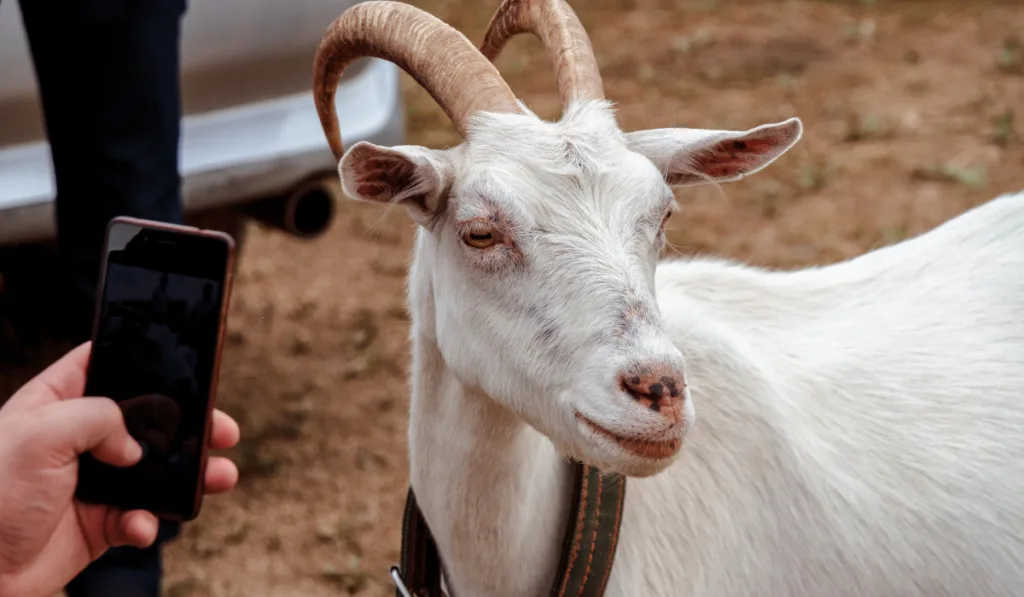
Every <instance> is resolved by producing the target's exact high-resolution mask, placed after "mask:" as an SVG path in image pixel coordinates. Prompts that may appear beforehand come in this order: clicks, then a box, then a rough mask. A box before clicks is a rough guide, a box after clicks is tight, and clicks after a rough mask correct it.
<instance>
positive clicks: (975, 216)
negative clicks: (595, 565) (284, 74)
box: [314, 0, 1024, 597]
mask: <svg viewBox="0 0 1024 597" xmlns="http://www.w3.org/2000/svg"><path fill="white" fill-rule="evenodd" d="M521 32H533V33H535V34H536V35H537V36H538V37H539V38H540V39H541V41H542V43H543V44H544V46H545V47H546V48H547V50H548V53H549V56H550V57H551V60H552V64H553V65H554V66H555V71H556V79H557V81H558V87H559V93H560V95H561V96H562V100H563V114H562V118H561V120H559V121H557V122H545V121H542V120H541V119H539V118H537V116H536V115H535V114H533V113H532V112H530V110H529V109H528V108H527V107H526V106H525V105H523V104H522V102H520V101H518V100H517V99H516V98H515V96H514V94H513V93H512V91H511V89H510V88H509V87H508V85H507V84H506V83H505V82H504V80H503V79H502V78H501V76H500V73H498V71H497V69H496V68H495V67H494V66H493V64H491V63H490V62H489V60H492V59H494V58H495V57H496V56H497V54H498V52H500V51H501V48H502V47H504V45H505V43H506V42H507V41H508V39H509V37H510V36H512V35H516V34H518V33H521ZM482 47H483V49H484V52H486V56H485V55H484V54H483V53H481V52H479V51H477V50H476V48H475V47H474V46H473V45H472V44H471V43H470V42H469V41H468V40H467V39H466V38H465V36H462V35H461V34H460V33H458V32H457V31H455V30H454V29H452V28H451V27H449V26H448V25H446V24H444V23H443V22H441V21H440V20H438V19H436V18H435V17H432V16H430V15H428V14H426V13H424V12H423V11H420V10H419V9H416V8H415V7H412V6H410V5H408V4H406V3H401V2H387V1H380V0H372V1H368V2H361V3H359V4H357V5H356V6H353V7H352V8H350V9H348V10H347V11H346V12H345V13H344V14H342V15H341V16H340V17H338V19H336V20H335V22H334V23H332V24H331V26H330V27H329V29H328V31H327V33H326V34H325V36H324V39H323V40H322V43H321V44H320V46H319V48H318V50H317V56H316V60H315V63H314V73H315V75H314V77H315V78H314V99H315V102H316V106H317V110H318V114H319V115H320V119H321V124H322V126H323V128H324V131H325V133H326V135H327V137H328V140H329V142H330V146H331V149H332V150H333V152H334V154H335V156H337V157H338V158H339V164H338V171H339V175H340V178H341V182H342V188H343V189H344V191H345V193H346V194H347V195H349V196H351V197H353V198H355V199H358V200H362V201H371V202H377V203H380V204H386V205H391V204H397V205H401V206H402V207H404V208H406V210H407V211H408V213H409V215H410V216H411V217H412V219H413V220H414V221H415V222H416V223H417V224H418V225H419V229H418V235H417V241H416V247H415V253H414V259H413V263H412V266H411V268H410V274H409V302H410V311H411V314H412V326H411V328H412V329H411V334H412V345H413V364H412V374H411V385H412V401H411V408H410V428H409V442H410V465H411V470H410V473H411V474H410V480H411V483H412V486H413V489H414V491H415V493H416V497H417V502H418V504H419V506H420V509H421V510H422V512H423V514H424V517H425V518H426V521H427V523H428V525H429V526H430V529H431V531H432V534H433V535H434V538H435V539H436V541H437V544H438V548H439V550H440V552H441V557H442V560H443V561H444V564H445V569H446V578H447V581H448V585H449V588H450V589H452V591H453V593H454V594H456V595H458V596H459V597H504V596H510V597H511V596H524V597H525V596H536V595H543V594H545V593H547V591H548V590H549V588H550V586H551V583H552V581H553V576H554V574H555V568H556V566H557V564H558V561H559V555H560V553H559V551H560V548H561V538H562V537H561V535H562V532H563V529H564V528H565V525H566V520H565V517H566V513H567V511H568V504H569V500H570V499H571V490H572V487H571V485H572V483H571V474H570V473H571V467H570V464H569V463H568V461H567V459H566V457H571V458H575V459H577V460H580V461H583V462H585V463H587V464H590V465H593V466H596V467H598V468H599V469H600V470H602V471H606V472H614V473H620V474H624V475H627V476H630V477H632V479H631V480H630V482H629V484H628V486H627V491H626V503H625V510H624V513H623V521H622V526H621V534H620V538H619V546H618V551H617V555H616V558H615V565H614V567H613V569H612V571H611V577H610V578H609V579H607V580H608V584H607V592H608V595H609V596H616V595H645V596H646V595H672V596H674V595H680V596H684V597H750V596H754V595H771V596H773V597H776V596H777V597H825V596H834V597H855V596H856V597H862V596H863V597H895V596H900V597H926V596H927V597H941V596H950V597H953V596H955V597H983V596H984V597H1010V596H1011V595H1016V594H1019V593H1020V592H1021V589H1022V588H1024V433H1022V432H1021V429H1022V428H1024V402H1022V401H1021V397H1022V396H1024V194H1018V195H1014V196H1009V195H1008V196H1003V197H1000V198H998V199H996V200H994V201H992V202H990V203H989V204H987V205H984V206H982V207H978V208H975V209H973V210H971V211H970V212H968V213H965V214H962V215H961V216H959V217H957V218H955V219H953V220H952V221H950V222H948V223H946V224H945V225H943V226H940V227H938V228H936V229H935V230H932V231H931V232H929V233H927V234H924V235H922V236H919V237H917V238H915V239H912V240H908V241H905V242H903V243H900V244H898V245H894V246H890V247H887V248H883V249H879V250H876V251H873V252H871V253H869V254H867V255H864V256H861V257H859V258H857V259H852V260H850V261H847V262H844V263H840V264H835V265H831V266H828V267H820V268H814V269H807V270H803V271H796V272H770V271H763V270H759V269H754V268H750V267H744V266H742V265H739V264H733V263H728V262H723V261H714V260H701V259H693V260H677V261H667V262H662V263H660V264H659V262H658V259H659V256H660V254H661V251H662V249H663V247H664V246H665V226H666V223H667V222H668V220H669V217H670V216H671V214H672V212H673V206H674V195H673V187H682V186H688V185H695V184H702V183H708V182H729V181H733V180H738V179H740V178H743V177H744V176H748V175H750V174H753V173H755V172H757V171H758V170H760V169H762V168H764V167H766V166H767V165H768V164H770V163H771V162H772V161H774V160H775V159H777V158H778V157H779V156H780V155H782V154H783V153H785V152H786V151H787V150H788V149H789V148H790V147H792V146H793V144H794V143H796V142H797V141H798V140H799V138H800V136H801V134H802V130H803V129H802V124H801V122H800V121H799V120H798V119H796V118H790V119H788V120H786V121H783V122H779V123H774V124H763V125H760V126H758V127H755V128H752V129H750V130H747V131H719V130H700V129H686V128H667V129H650V130H641V131H631V132H624V131H622V130H621V129H620V128H619V126H618V124H617V123H616V121H615V117H614V113H613V112H612V110H611V109H610V105H609V103H608V102H607V101H605V99H604V97H603V89H602V83H601V81H600V74H599V72H598V68H597V60H596V58H595V57H594V56H593V53H592V52H591V49H590V45H589V41H588V40H587V36H586V32H585V31H584V30H583V27H582V25H581V24H580V22H579V20H578V19H577V18H576V17H575V14H574V13H573V12H572V9H571V8H569V6H568V5H567V4H566V3H565V2H564V0H503V1H502V4H501V6H500V7H499V9H498V11H497V13H496V14H495V17H494V18H493V19H492V22H491V25H490V27H489V28H488V32H487V34H486V35H485V36H484V43H483V44H482ZM364 55H369V56H376V57H378V58H384V59H388V60H392V61H393V62H395V63H396V64H399V65H401V66H402V67H403V68H404V69H406V70H407V71H408V72H409V73H410V74H412V75H413V77H414V78H415V79H416V80H417V81H419V82H420V83H421V84H422V85H423V86H424V87H425V88H426V89H427V90H428V91H429V92H430V93H431V95H432V96H433V97H434V98H435V99H436V100H437V101H438V104H439V105H440V106H441V108H442V109H443V110H444V111H445V113H446V114H448V116H449V117H450V118H451V119H452V121H453V123H454V124H455V125H456V127H457V128H458V130H459V132H460V133H462V134H463V136H464V137H465V138H466V140H465V142H464V143H462V144H460V145H458V146H456V147H453V148H450V149H445V150H436V149H430V148H426V147H412V146H398V147H380V146H377V145H374V144H372V143H367V142H362V143H357V144H355V145H353V146H352V147H350V148H348V150H347V151H345V150H344V148H343V145H342V143H341V139H340V136H339V132H338V121H337V117H336V113H335V109H336V108H335V104H334V90H335V88H336V86H337V81H338V77H340V76H341V72H342V71H343V70H344V68H345V66H346V65H347V64H350V63H351V62H352V60H354V59H355V58H356V57H358V56H364ZM695 422H696V424H695ZM684 439H685V440H686V444H687V445H686V446H685V448H682V443H683V441H684ZM591 572H592V571H590V570H589V569H587V570H584V574H591ZM593 573H595V574H596V573H597V572H596V571H594V572H593Z"/></svg>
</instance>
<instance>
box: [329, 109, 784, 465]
mask: <svg viewBox="0 0 1024 597" xmlns="http://www.w3.org/2000/svg"><path fill="white" fill-rule="evenodd" d="M800 132H801V125H800V122H799V121H798V120H796V119H791V120H789V121H786V122H783V123H779V124H774V125H765V126H762V127H758V128H756V129H752V130H750V131H746V132H724V131H699V130H691V129H662V130H651V131H642V132H637V133H623V132H622V131H621V130H620V129H619V128H618V126H617V125H616V123H615V120H614V117H613V115H612V112H611V110H610V109H609V108H608V106H607V104H606V103H605V102H603V101H602V102H587V103H583V104H579V105H575V106H573V107H572V109H570V110H568V111H567V112H566V114H565V116H564V117H563V119H562V120H561V121H559V122H543V121H541V120H540V119H538V118H537V117H536V116H534V115H532V114H530V113H523V114H490V113H483V114H479V115H478V116H477V117H476V118H475V120H474V122H473V125H472V126H471V128H470V134H469V135H468V140H467V141H466V143H464V144H463V145H461V146H459V147H456V148H454V149H451V150H444V151H437V150H430V149H426V148H422V147H395V148H383V147H378V146H375V145H372V144H369V143H360V144H357V145H355V146H353V147H352V148H351V149H350V150H349V151H348V153H346V154H345V156H344V158H343V159H342V161H341V164H340V166H339V171H340V174H341V178H342V183H343V186H344V190H345V192H346V194H348V195H350V196H352V197H355V198H357V199H361V200H367V201H378V202H390V203H394V202H397V203H400V204H402V205H403V206H405V207H406V208H407V209H408V211H409V213H410V214H411V215H412V217H413V219H415V220H416V221H417V222H418V223H419V224H420V225H421V226H422V227H423V228H424V229H425V230H426V234H425V235H423V236H422V237H421V243H420V247H419V248H420V251H419V253H418V255H417V267H420V268H424V269H422V270H418V271H417V273H416V275H417V276H423V277H424V278H425V279H426V280H429V285H430V287H431V288H432V289H433V295H434V300H433V314H432V315H433V318H434V321H435V328H434V329H433V330H431V332H432V333H434V334H436V339H437V343H438V346H439V348H440V350H441V353H442V355H443V357H444V361H445V363H446V365H447V366H448V367H449V368H450V369H451V370H452V371H453V372H454V373H455V374H456V375H457V376H458V377H459V378H460V380H461V381H462V382H463V383H465V384H466V385H468V386H470V387H477V388H480V389H482V390H483V391H484V392H485V393H486V394H487V395H489V396H491V397H492V398H493V399H494V400H497V401H498V402H500V403H501V404H502V405H504V406H505V407H506V408H507V409H509V410H511V411H512V412H515V413H517V414H518V415H519V416H521V417H522V418H523V419H524V420H526V421H527V422H528V423H529V424H531V425H532V426H533V427H534V428H536V429H537V430H539V431H540V432H542V433H544V434H546V435H547V436H548V437H549V438H550V439H551V440H552V441H553V442H554V443H555V444H556V445H557V446H558V448H559V449H560V450H561V451H562V452H563V453H564V454H566V455H569V456H572V457H575V458H578V459H580V460H582V461H584V462H588V463H590V464H594V465H597V466H600V467H602V468H603V469H605V470H609V471H618V472H622V473H625V474H629V475H634V476H644V475H650V474H654V473H656V472H658V471H660V470H662V469H664V468H665V467H667V466H668V465H669V464H670V463H671V462H672V460H673V459H674V458H675V457H676V455H677V454H678V452H679V448H680V446H681V444H682V441H683V438H684V435H685V433H686V430H687V429H688V428H689V427H690V426H691V425H692V423H693V421H694V406H693V404H692V403H691V401H690V400H689V393H688V392H687V389H686V378H685V366H684V360H683V355H681V354H680V352H679V350H678V349H677V348H676V347H675V346H674V345H673V343H672V342H671V340H670V339H669V338H668V336H667V335H666V334H665V333H664V331H663V330H662V327H661V322H660V314H659V311H658V305H657V302H656V297H655V290H654V273H655V267H656V264H657V260H658V257H659V254H660V252H661V250H662V248H663V246H664V243H665V235H664V232H665V224H666V223H667V220H668V217H669V215H670V214H671V212H672V208H673V205H674V201H673V193H672V190H671V187H672V186H680V185H688V184H698V183H701V182H706V181H708V182H710V181H727V180H735V179H738V178H740V177H742V176H744V175H746V174H749V173H751V172H754V171H756V170H758V169H760V168H762V167H764V166H765V165H766V164H768V163H769V162H771V161H772V160H774V159H775V158H776V157H778V156H779V155H781V154H782V153H783V152H784V151H785V150H786V149H788V148H789V147H790V146H792V144H793V143H795V142H796V140H797V139H798V138H799V136H800Z"/></svg>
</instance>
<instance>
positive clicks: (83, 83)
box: [21, 0, 185, 340]
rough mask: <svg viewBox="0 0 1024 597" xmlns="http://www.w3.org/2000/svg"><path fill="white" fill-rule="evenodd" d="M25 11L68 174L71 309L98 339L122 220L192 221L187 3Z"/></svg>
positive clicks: (46, 2)
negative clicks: (106, 266)
mask: <svg viewBox="0 0 1024 597" xmlns="http://www.w3.org/2000/svg"><path fill="white" fill-rule="evenodd" d="M21 10H22V14H23V17H24V22H25V29H26V32H27V34H28V39H29V45H30V48H31V51H32V59H33V62H34V65H35V70H36V77H37V80H38V84H39V90H40V95H41V97H42V104H43V110H44V115H45V124H46V132H47V136H48V138H49V142H50V148H51V152H52V157H53V165H54V171H55V175H56V183H57V200H56V211H57V232H58V241H57V242H58V252H59V255H60V261H61V263H62V265H63V267H64V270H65V273H66V274H67V276H68V282H69V288H68V295H67V297H66V298H67V299H69V301H68V304H65V309H63V310H62V311H63V312H65V313H68V314H69V316H70V317H71V318H72V319H71V321H69V322H68V323H69V324H70V325H72V326H73V327H74V328H75V329H76V330H77V334H76V335H79V336H81V335H82V334H83V333H84V334H85V335H86V336H87V335H88V333H89V324H90V323H91V315H92V307H93V301H94V300H95V293H96V282H97V276H98V274H99V263H100V257H101V255H100V253H101V251H102V246H103V236H104V232H105V229H106V225H107V223H108V222H109V221H110V219H111V218H113V217H115V216H118V215H129V216H135V217H140V218H147V219H151V220H160V221H165V222H175V223H180V222H181V221H182V205H181V183H180V178H179V174H178V140H179V133H180V131H179V121H180V117H181V99H180V89H179V45H180V25H181V17H182V15H183V14H184V11H185V0H75V1H74V2H67V1H65V0H22V1H21ZM62 298H63V297H62ZM82 326H84V327H82ZM80 339H82V340H84V339H85V337H82V338H80Z"/></svg>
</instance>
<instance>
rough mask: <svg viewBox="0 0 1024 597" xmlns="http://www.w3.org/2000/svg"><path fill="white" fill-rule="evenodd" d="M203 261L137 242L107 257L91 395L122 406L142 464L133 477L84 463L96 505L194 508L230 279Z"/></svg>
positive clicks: (130, 473) (87, 484)
mask: <svg viewBox="0 0 1024 597" xmlns="http://www.w3.org/2000/svg"><path fill="white" fill-rule="evenodd" d="M132 243H137V244H136V245H133V244H132ZM213 257H215V255H214V256H213ZM203 258H204V255H199V254H190V252H189V251H187V250H183V249H182V247H180V246H179V247H172V246H169V244H168V242H167V241H165V242H164V243H163V244H158V242H157V241H153V240H152V239H151V240H150V242H149V245H148V246H147V244H146V243H145V242H142V240H141V239H139V237H135V239H133V240H132V242H129V243H128V244H127V246H126V247H125V248H124V249H121V250H112V251H111V252H110V253H109V256H108V264H107V269H106V274H105V277H104V278H105V279H104V285H103V288H102V292H101V297H100V298H101V303H100V313H99V319H98V322H97V330H96V335H95V341H94V344H93V348H92V357H91V362H90V366H89V375H88V382H87V387H86V395H88V396H103V397H108V398H111V399H113V400H114V401H116V402H117V403H118V404H119V405H120V407H121V409H122V412H123V413H124V418H125V423H126V424H127V427H128V431H129V433H131V435H132V436H133V437H134V438H135V439H137V440H138V441H139V443H140V444H141V445H142V446H143V454H144V455H143V459H142V461H141V462H140V463H139V464H138V465H136V466H134V467H131V468H128V469H119V468H115V467H110V466H106V465H103V464H101V463H99V462H98V461H95V460H93V459H91V458H90V459H83V462H82V466H83V471H82V474H81V475H80V478H81V479H82V482H83V483H84V484H85V486H84V487H81V490H82V491H83V492H84V493H85V494H87V495H90V496H91V497H93V498H95V499H98V501H102V502H105V503H115V504H122V505H124V506H126V507H146V508H149V509H162V510H168V511H188V510H189V509H190V508H191V507H192V503H193V499H194V495H195V488H196V487H195V486H196V483H197V482H198V478H199V474H200V472H201V471H200V466H201V448H202V442H203V441H204V436H205V435H204V434H205V431H206V430H205V425H206V413H207V406H208V400H209V394H210V384H211V379H212V377H213V374H214V371H213V367H214V363H215V361H216V354H215V352H216V350H217V339H218V333H219V323H220V315H221V313H220V308H221V292H222V288H223V275H224V269H223V264H221V266H220V267H209V264H210V262H211V256H210V255H205V262H204V261H203ZM213 261H216V259H213Z"/></svg>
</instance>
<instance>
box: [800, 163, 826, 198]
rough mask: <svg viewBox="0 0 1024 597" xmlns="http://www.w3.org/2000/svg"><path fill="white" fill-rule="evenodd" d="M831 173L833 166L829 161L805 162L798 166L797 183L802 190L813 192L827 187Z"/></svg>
mask: <svg viewBox="0 0 1024 597" xmlns="http://www.w3.org/2000/svg"><path fill="white" fill-rule="evenodd" d="M831 175H832V168H831V167H830V165H829V164H827V163H822V162H819V161H809V162H804V163H802V164H800V166H798V167H797V171H796V184H797V186H798V187H799V188H800V190H801V191H803V192H805V193H813V192H815V191H820V190H821V189H823V188H825V186H826V185H827V184H828V180H829V178H830V177H831Z"/></svg>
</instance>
